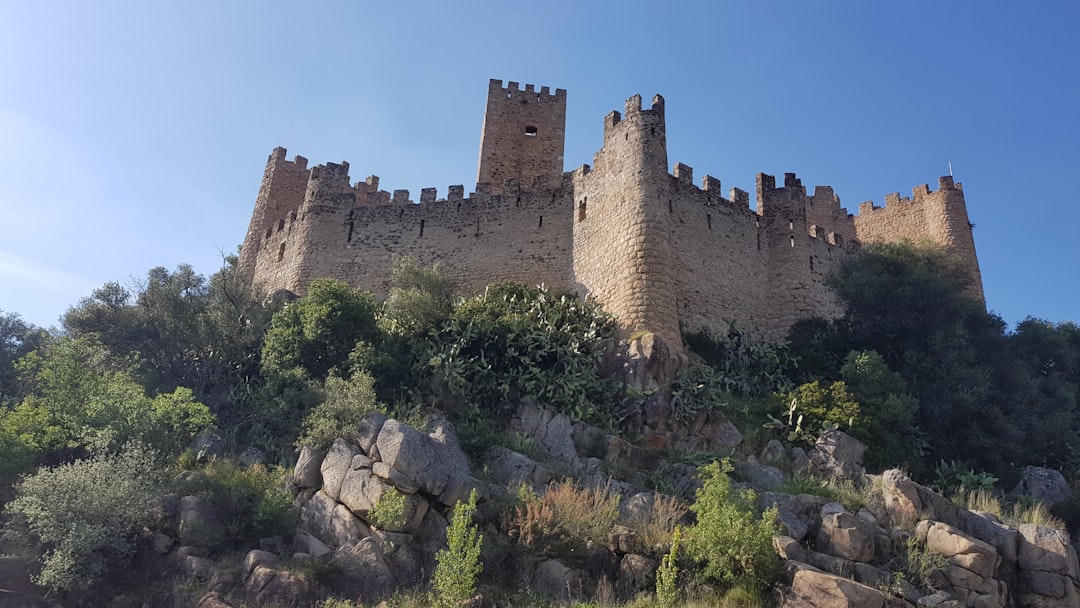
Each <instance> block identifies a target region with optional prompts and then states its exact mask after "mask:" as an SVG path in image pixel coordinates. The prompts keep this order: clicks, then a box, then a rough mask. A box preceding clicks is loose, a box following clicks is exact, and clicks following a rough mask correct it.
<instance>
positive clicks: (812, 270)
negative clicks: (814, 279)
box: [810, 256, 814, 272]
mask: <svg viewBox="0 0 1080 608" xmlns="http://www.w3.org/2000/svg"><path fill="white" fill-rule="evenodd" d="M810 272H814V256H810Z"/></svg>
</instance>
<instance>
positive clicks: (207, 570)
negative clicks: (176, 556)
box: [180, 555, 215, 581]
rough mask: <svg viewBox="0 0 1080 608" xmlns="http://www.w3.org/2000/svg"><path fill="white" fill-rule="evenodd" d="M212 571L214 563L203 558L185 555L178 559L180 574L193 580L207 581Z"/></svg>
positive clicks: (212, 573)
mask: <svg viewBox="0 0 1080 608" xmlns="http://www.w3.org/2000/svg"><path fill="white" fill-rule="evenodd" d="M214 570H215V566H214V562H213V561H212V560H210V559H207V558H205V557H198V556H195V555H186V556H184V557H182V558H180V572H182V573H183V574H184V576H187V577H188V578H191V579H193V580H198V581H209V580H210V578H211V577H212V576H213V575H214Z"/></svg>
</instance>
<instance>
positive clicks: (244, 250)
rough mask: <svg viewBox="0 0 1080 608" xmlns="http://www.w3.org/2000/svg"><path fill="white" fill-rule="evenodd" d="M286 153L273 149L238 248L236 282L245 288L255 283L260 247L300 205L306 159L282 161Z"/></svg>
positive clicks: (306, 181)
mask: <svg viewBox="0 0 1080 608" xmlns="http://www.w3.org/2000/svg"><path fill="white" fill-rule="evenodd" d="M287 152H288V151H287V150H286V149H285V148H282V147H280V146H279V147H277V148H274V150H273V151H272V152H271V153H270V158H269V159H267V161H266V169H265V170H264V171H263V178H262V184H261V185H260V186H259V194H258V196H257V197H256V198H255V210H254V211H253V212H252V214H251V223H250V224H248V229H247V234H246V235H245V236H244V244H243V245H241V247H240V260H239V262H238V272H239V275H240V279H241V280H242V281H243V282H244V283H246V284H248V285H251V284H253V283H254V282H255V278H256V277H255V275H256V273H255V266H256V262H257V260H258V257H259V251H260V250H262V248H263V244H264V243H265V242H266V241H267V240H268V239H270V237H271V236H272V235H273V234H274V233H275V232H276V231H277V230H280V229H281V228H284V226H285V220H286V218H287V217H288V218H289V219H293V218H294V217H295V215H294V214H293V212H295V211H296V210H298V209H299V208H300V205H301V204H302V203H303V202H304V193H305V191H306V190H307V186H308V177H309V175H310V170H309V169H308V168H307V159H306V158H304V157H303V156H297V157H296V158H295V159H294V160H292V161H289V160H285V154H286V153H287Z"/></svg>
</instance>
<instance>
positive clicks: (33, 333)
mask: <svg viewBox="0 0 1080 608" xmlns="http://www.w3.org/2000/svg"><path fill="white" fill-rule="evenodd" d="M47 339H48V334H47V333H46V332H45V331H44V330H43V329H40V328H38V327H34V326H33V325H31V324H28V323H26V322H24V321H23V320H22V319H21V318H19V315H17V314H15V313H5V312H4V311H2V310H0V408H3V407H4V406H5V405H9V404H11V403H12V402H14V401H17V400H18V399H19V398H20V397H21V396H22V390H21V389H20V387H19V383H18V372H17V371H16V369H15V362H16V361H18V360H19V359H21V358H22V357H23V356H25V355H26V354H27V353H30V352H32V351H34V350H35V349H37V348H39V347H41V346H42V345H43V344H44V343H45V342H46V340H47Z"/></svg>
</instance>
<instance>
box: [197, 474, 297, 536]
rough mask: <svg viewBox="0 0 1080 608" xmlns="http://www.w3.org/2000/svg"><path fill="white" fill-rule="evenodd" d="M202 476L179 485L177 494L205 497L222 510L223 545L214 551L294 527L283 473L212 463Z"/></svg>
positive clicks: (291, 508) (289, 498)
mask: <svg viewBox="0 0 1080 608" xmlns="http://www.w3.org/2000/svg"><path fill="white" fill-rule="evenodd" d="M202 473H203V475H200V476H195V477H194V478H192V479H193V480H192V481H187V482H181V483H180V487H178V488H176V490H177V491H178V492H180V493H185V494H198V495H201V496H204V497H206V498H207V499H208V500H210V501H211V502H212V503H213V504H214V505H215V506H216V507H217V508H218V509H220V510H221V513H222V516H223V520H224V522H225V535H224V538H223V539H222V545H221V546H218V547H214V549H224V548H227V547H229V546H234V545H235V546H240V545H243V544H244V543H247V542H251V541H256V540H258V539H260V538H265V537H267V536H274V535H276V534H285V533H287V532H288V531H289V530H290V529H291V528H292V527H293V526H294V525H295V524H296V519H297V513H296V510H295V509H294V508H293V506H292V495H291V494H290V493H289V491H288V490H286V489H285V485H284V484H283V483H282V477H283V476H284V475H285V474H286V471H285V470H284V469H281V468H273V469H267V468H266V467H264V466H263V465H258V464H256V465H252V466H249V467H240V466H237V464H236V463H234V462H232V461H230V460H212V461H211V462H209V463H207V464H206V465H205V466H204V467H203V468H202Z"/></svg>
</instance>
